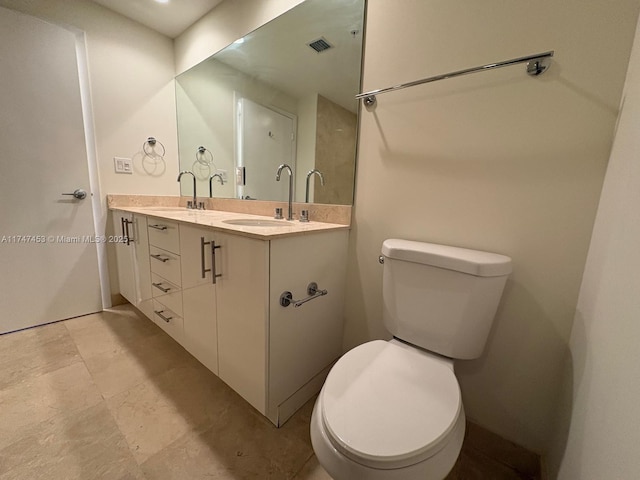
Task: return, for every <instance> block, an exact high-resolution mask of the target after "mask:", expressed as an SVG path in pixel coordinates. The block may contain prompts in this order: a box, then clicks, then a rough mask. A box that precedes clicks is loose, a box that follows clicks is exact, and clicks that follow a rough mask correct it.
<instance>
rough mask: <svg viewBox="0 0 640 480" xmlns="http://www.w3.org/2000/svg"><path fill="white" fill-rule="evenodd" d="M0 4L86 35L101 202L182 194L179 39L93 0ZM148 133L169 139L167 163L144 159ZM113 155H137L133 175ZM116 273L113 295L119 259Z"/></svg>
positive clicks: (4, 0) (0, 0) (10, 0)
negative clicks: (112, 197) (117, 166)
mask: <svg viewBox="0 0 640 480" xmlns="http://www.w3.org/2000/svg"><path fill="white" fill-rule="evenodd" d="M0 5H1V6H5V7H8V8H11V9H13V10H16V11H20V12H23V13H27V14H29V15H33V16H37V17H40V18H42V19H44V20H47V21H50V22H52V23H56V24H59V25H63V26H64V25H70V26H72V27H75V28H77V29H80V30H82V31H84V32H85V33H86V45H87V57H88V64H89V80H90V88H91V96H92V104H93V114H94V126H95V136H96V150H97V152H96V153H97V159H98V170H99V176H100V186H101V193H102V195H103V202H102V203H103V205H104V196H105V195H106V194H108V193H138V194H172V195H177V194H178V192H179V190H178V183H177V182H176V177H177V173H178V150H177V134H176V115H175V94H174V82H173V77H174V56H173V41H172V40H171V39H169V38H168V37H165V36H163V35H161V34H159V33H157V32H154V31H153V30H151V29H149V28H147V27H144V26H142V25H140V24H139V23H137V22H134V21H132V20H128V19H126V18H125V17H123V16H121V15H119V14H116V13H114V12H112V11H110V10H107V9H105V8H103V7H101V6H99V5H97V4H94V3H93V2H88V1H83V0H31V1H29V2H24V1H20V0H0ZM149 136H154V137H156V138H157V139H158V140H159V141H161V142H162V143H163V144H164V145H165V147H166V155H165V159H164V162H158V163H149V162H148V161H145V162H144V163H143V160H145V159H144V157H143V155H142V144H143V142H144V141H145V140H146V139H147V137H149ZM114 156H117V157H128V158H133V161H134V174H133V175H122V174H119V175H118V174H116V173H115V172H114V167H113V157H114ZM51 160H52V161H53V160H55V159H51ZM101 221H102V222H103V223H105V222H106V221H107V218H106V216H104V217H103V218H102V220H101ZM109 258H110V259H112V258H113V255H109ZM110 274H111V287H112V291H113V292H114V293H115V292H117V291H118V287H117V280H116V279H115V265H114V264H111V265H110Z"/></svg>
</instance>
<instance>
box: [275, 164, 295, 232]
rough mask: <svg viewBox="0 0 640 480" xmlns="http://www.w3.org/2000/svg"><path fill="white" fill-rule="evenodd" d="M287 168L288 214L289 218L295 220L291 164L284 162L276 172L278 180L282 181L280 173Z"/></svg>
mask: <svg viewBox="0 0 640 480" xmlns="http://www.w3.org/2000/svg"><path fill="white" fill-rule="evenodd" d="M285 168H286V169H287V171H288V172H289V211H288V215H287V220H293V206H292V202H293V172H292V171H291V167H290V166H289V165H287V164H286V163H283V164H282V165H280V166H279V167H278V171H277V172H276V182H279V181H280V174H281V173H282V170H284V169H285Z"/></svg>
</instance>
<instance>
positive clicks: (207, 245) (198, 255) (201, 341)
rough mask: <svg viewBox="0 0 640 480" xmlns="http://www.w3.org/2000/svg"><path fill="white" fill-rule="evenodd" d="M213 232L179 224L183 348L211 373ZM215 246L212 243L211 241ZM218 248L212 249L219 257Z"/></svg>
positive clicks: (214, 345)
mask: <svg viewBox="0 0 640 480" xmlns="http://www.w3.org/2000/svg"><path fill="white" fill-rule="evenodd" d="M215 241H216V232H214V231H213V230H211V229H204V228H196V227H191V226H188V225H180V261H181V271H182V311H183V321H184V343H183V345H184V347H185V348H186V349H187V351H189V353H191V354H192V355H193V356H194V357H196V358H197V359H198V360H199V361H200V362H201V363H202V364H203V365H205V366H206V367H207V368H208V369H209V370H211V371H212V372H213V373H216V374H217V373H218V336H217V325H216V286H215V285H214V284H213V277H212V271H211V269H212V265H213V264H214V263H215V262H214V261H213V259H214V257H213V255H214V250H213V249H212V243H211V242H215ZM213 245H215V243H214V244H213ZM219 251H220V249H215V255H216V256H218V255H219V253H218V252H219Z"/></svg>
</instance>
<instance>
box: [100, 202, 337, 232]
mask: <svg viewBox="0 0 640 480" xmlns="http://www.w3.org/2000/svg"><path fill="white" fill-rule="evenodd" d="M111 209H112V210H120V211H123V212H131V213H137V214H140V215H147V216H151V217H156V218H161V219H165V220H172V221H176V222H182V223H188V224H192V225H199V226H203V227H209V228H212V229H214V230H219V231H221V232H227V233H233V234H236V235H242V236H245V237H251V238H256V239H259V240H272V239H276V238H281V237H291V236H296V235H308V234H313V233H320V232H325V231H330V230H348V229H349V225H341V224H337V223H325V222H314V221H310V222H308V223H305V222H300V221H298V220H293V221H287V220H278V222H282V223H281V225H277V226H271V225H269V226H246V225H232V224H229V223H224V221H225V220H237V219H251V220H268V221H269V222H272V221H274V219H273V217H266V216H262V215H252V214H249V213H234V212H225V211H220V210H189V209H187V208H184V207H169V206H166V207H164V206H154V207H141V206H135V207H125V206H117V207H116V206H113V207H111Z"/></svg>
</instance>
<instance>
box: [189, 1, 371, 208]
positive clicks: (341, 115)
mask: <svg viewBox="0 0 640 480" xmlns="http://www.w3.org/2000/svg"><path fill="white" fill-rule="evenodd" d="M364 8H365V0H306V1H304V2H303V3H301V4H299V5H298V6H296V7H294V8H292V9H291V10H289V11H287V12H286V13H284V14H283V15H281V16H279V17H277V18H276V19H274V20H272V21H271V22H269V23H267V24H266V25H264V26H262V27H261V28H259V29H258V30H256V31H254V32H252V33H250V34H249V35H247V36H246V37H244V38H242V39H239V40H237V41H236V42H234V43H233V44H231V45H229V46H228V47H226V48H225V49H224V50H221V51H220V52H218V53H216V54H215V55H213V56H211V57H210V58H208V59H207V60H205V61H203V62H202V63H200V64H198V65H196V66H195V67H193V68H191V69H190V70H188V71H186V72H184V73H182V74H180V75H179V76H178V77H177V78H176V101H177V116H178V141H179V156H180V169H181V170H189V171H192V172H193V173H194V174H195V176H196V178H197V190H198V195H199V196H208V195H209V193H210V185H211V192H212V196H214V197H225V198H244V199H258V200H282V201H283V200H286V199H287V197H288V180H289V179H288V178H287V174H286V173H283V175H282V177H281V181H280V182H276V179H275V178H276V170H277V168H278V166H279V165H280V164H283V163H286V164H288V165H290V167H291V170H292V171H293V177H294V199H295V201H297V202H304V201H309V202H313V203H325V204H340V205H351V204H352V203H353V187H354V175H355V160H356V134H357V125H358V108H359V105H358V102H357V101H356V100H355V95H356V94H357V93H358V91H359V88H360V72H361V59H362V43H363V33H364V32H363V27H364ZM212 177H213V179H212V181H210V179H211V178H212ZM221 179H223V180H224V183H223V184H221ZM307 185H308V188H307ZM192 188H193V187H192V183H191V182H184V184H183V185H181V191H182V193H183V194H184V195H191V194H192Z"/></svg>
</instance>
